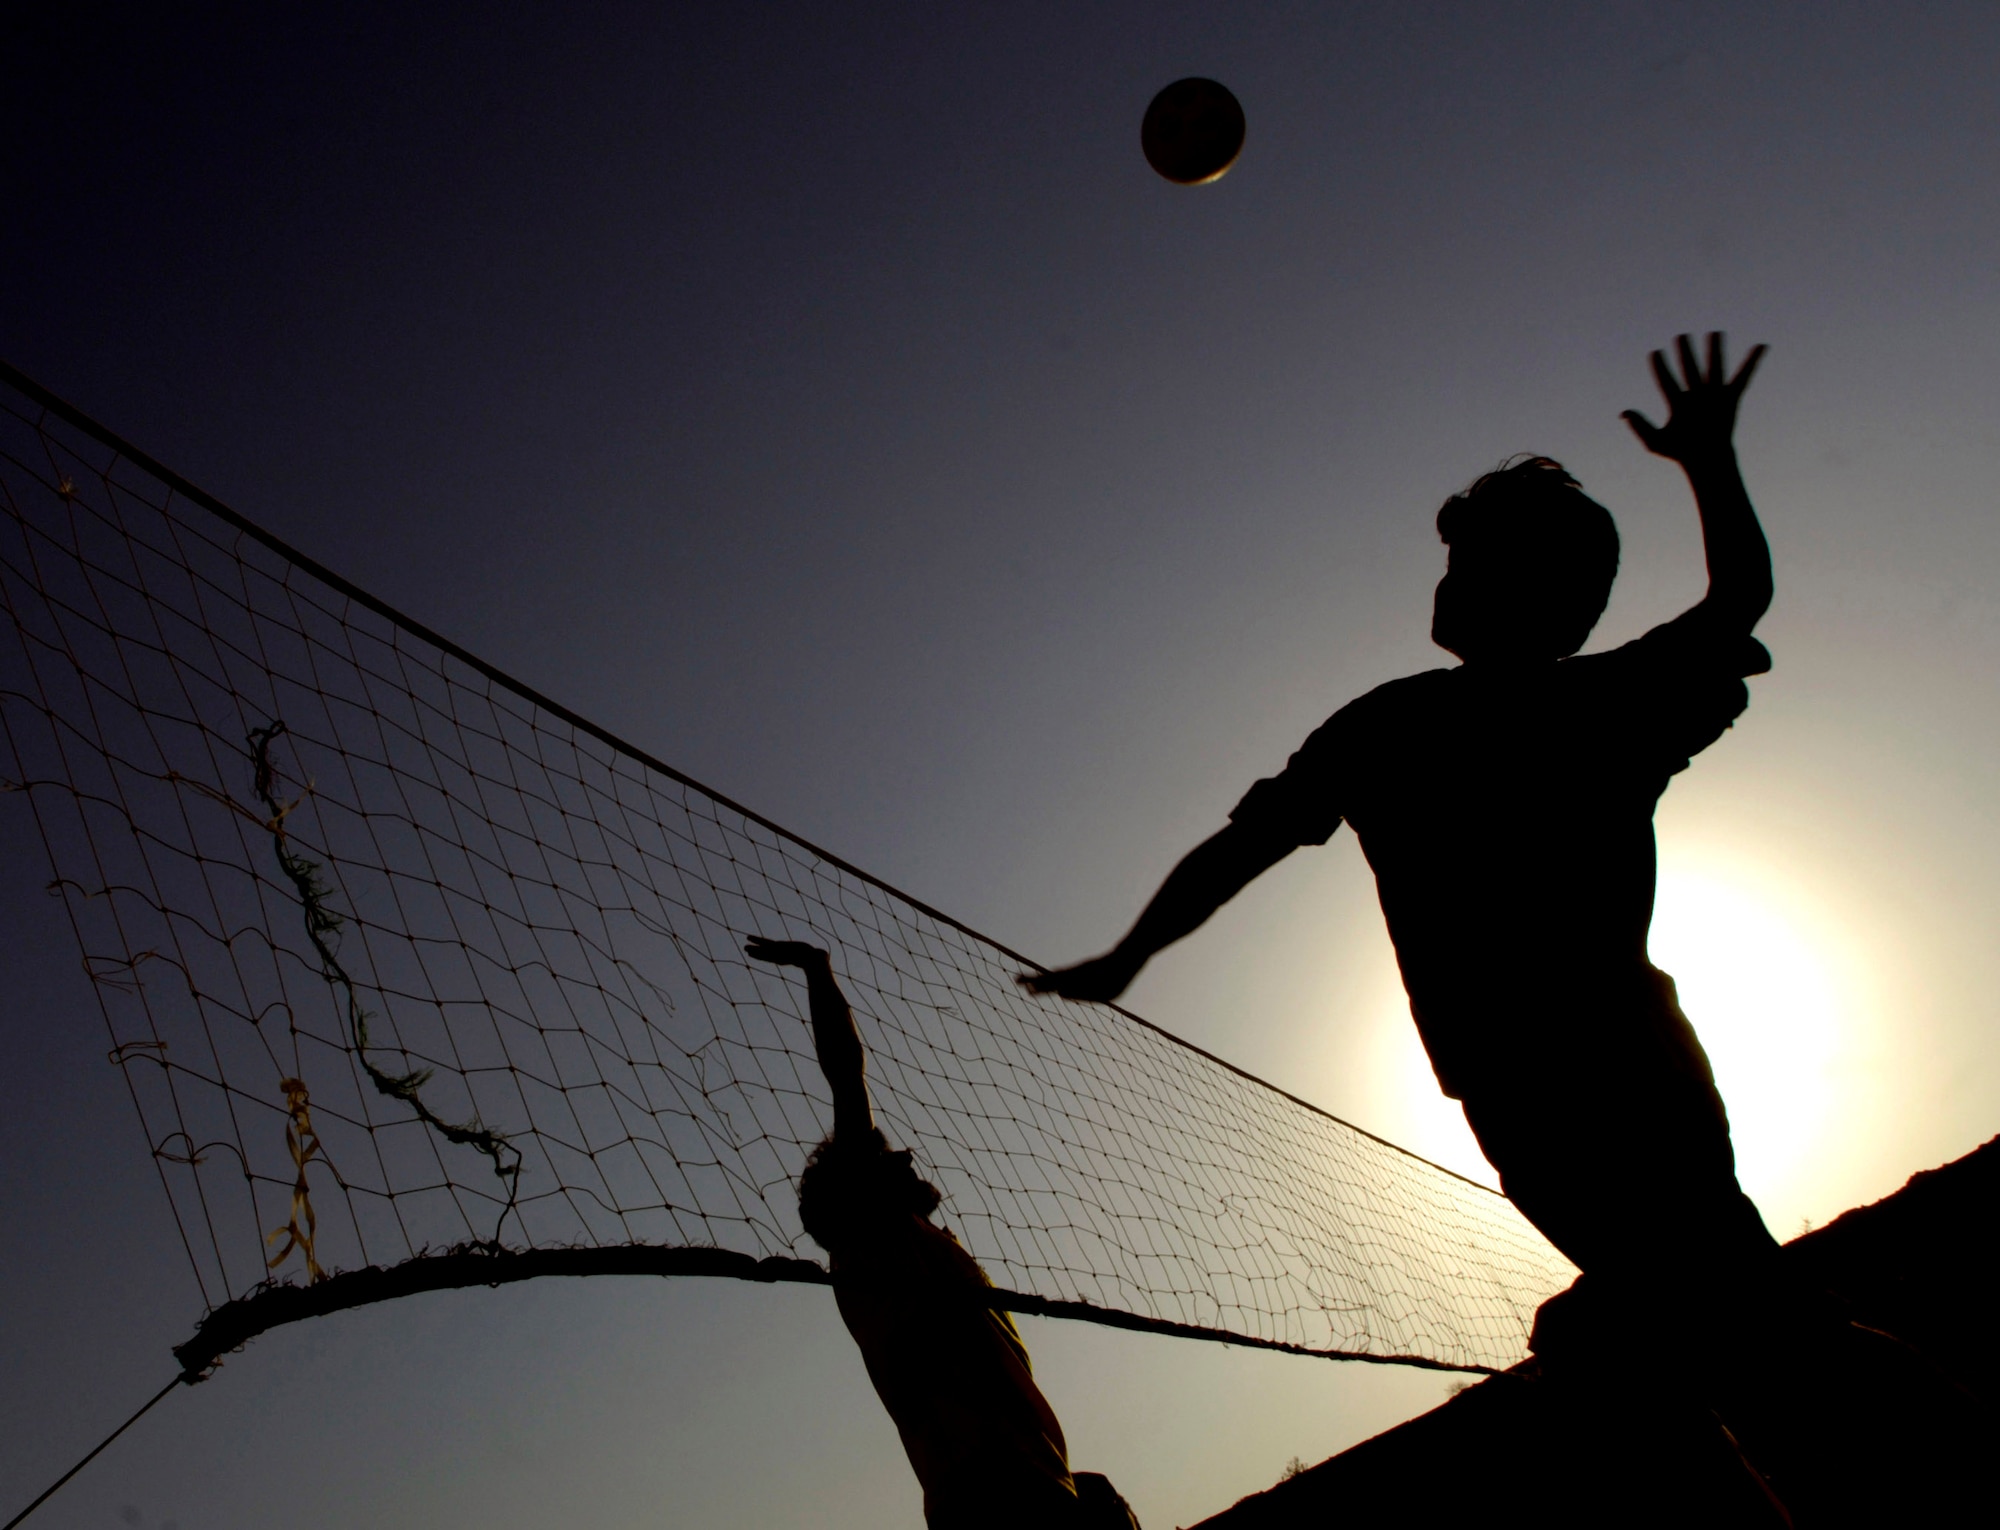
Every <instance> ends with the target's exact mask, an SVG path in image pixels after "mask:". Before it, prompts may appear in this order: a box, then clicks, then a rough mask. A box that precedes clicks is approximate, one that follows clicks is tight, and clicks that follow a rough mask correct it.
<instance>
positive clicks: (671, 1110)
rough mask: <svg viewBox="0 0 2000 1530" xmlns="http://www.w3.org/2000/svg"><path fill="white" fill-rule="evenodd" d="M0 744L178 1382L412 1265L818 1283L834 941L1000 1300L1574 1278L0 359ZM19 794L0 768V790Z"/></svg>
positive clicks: (1231, 1325) (1449, 1319) (1470, 1299)
mask: <svg viewBox="0 0 2000 1530" xmlns="http://www.w3.org/2000/svg"><path fill="white" fill-rule="evenodd" d="M0 600H4V603H5V608H6V614H7V616H8V617H9V618H10V620H8V621H4V622H0V774H4V776H5V778H6V779H5V783H4V784H5V785H6V786H7V787H8V788H10V789H11V791H12V793H13V795H11V796H10V797H0V811H11V810H16V809H18V808H19V807H20V805H21V804H23V803H25V805H26V807H27V809H29V810H31V811H32V814H33V818H34V821H35V823H36V825H37V826H38V828H39V831H40V834H41V837H42V839H43V841H44V843H45V844H46V846H47V849H48V856H49V877H50V878H51V879H52V880H51V881H50V886H51V888H52V889H53V890H54V891H55V892H57V893H58V894H59V895H60V896H61V898H62V900H63V902H64V904H65V906H66V908H67V909H68V912H69V915H70V918H71V920H72V922H73V924H74V926H75V930H76V936H77V940H78V944H79V948H80V951H81V955H82V962H83V966H84V969H85V971H86V972H87V973H88V974H89V976H90V978H91V980H92V984H93V986H94V988H95V990H96V993H97V996H98V999H99V1001H100V1003H101V1007H102V1010H103V1016H104V1021H105V1023H106V1025H107V1026H108V1028H109V1045H108V1051H107V1055H108V1058H109V1060H110V1063H111V1064H112V1065H113V1066H115V1067H117V1068H119V1069H120V1070H121V1071H122V1073H123V1075H124V1078H125V1080H126V1083H127V1084H128V1085H129V1087H130V1090H131V1095H132V1100H133V1103H134V1104H135V1106H136V1107H137V1109H138V1113H139V1117H140V1120H141V1122H142V1123H143V1126H144V1131H145V1136H146V1141H147V1143H148V1144H149V1146H150V1149H151V1153H152V1157H153V1160H154V1163H155V1164H156V1166H157V1169H158V1172H159V1175H160V1178H161V1181H162V1183H163V1184H164V1186H165V1188H166V1192H167V1195H168V1198H169V1200H170V1201H171V1203H172V1206H173V1210H174V1216H175V1220H176V1222H177V1224H178V1227H179V1230H180V1237H181V1240H182V1243H183V1244H184V1246H185V1249H186V1253H187V1257H188V1260H189V1262H190V1264H191V1265H192V1267H193V1270H194V1275H195V1279H196V1282H197V1283H198V1285H199V1288H200V1292H201V1297H202V1300H203V1302H204V1303H205V1307H206V1316H205V1319H204V1322H203V1326H202V1328H201V1331H200V1333H199V1334H198V1335H197V1337H196V1339H195V1340H192V1341H190V1343H189V1344H188V1345H184V1346H183V1347H182V1349H181V1350H180V1351H179V1352H178V1353H179V1354H180V1355H181V1358H182V1360H183V1362H184V1363H185V1364H186V1365H187V1366H188V1367H189V1369H190V1373H191V1374H195V1373H199V1372H200V1371H201V1370H202V1369H203V1368H205V1367H206V1366H208V1365H209V1364H212V1363H213V1361H214V1359H215V1358H216V1356H217V1355H218V1354H219V1353H221V1352H222V1351H224V1350H227V1349H229V1348H231V1347H233V1346H234V1345H236V1344H240V1343H241V1342H243V1340H244V1339H246V1338H248V1337H250V1336H251V1335H252V1334H254V1333H256V1332H258V1331H261V1330H262V1329H264V1328H268V1327H270V1326H272V1325H273V1324H275V1323H278V1322H283V1321H288V1320H290V1319H293V1318H298V1317H305V1316H310V1315H313V1314H315V1313H319V1312H324V1311H330V1310H334V1309H335V1308H338V1307H341V1306H348V1305H353V1304H355V1303H357V1302H361V1301H372V1300H380V1299H383V1298H385V1297H389V1296H394V1295H397V1294H401V1293H403V1292H406V1291H411V1290H421V1289H434V1288H437V1287H440V1286H450V1285H472V1284H494V1283H498V1282H499V1281H502V1280H510V1279H520V1278H526V1277H527V1276H530V1275H541V1274H563V1273H571V1274H578V1273H602V1272H613V1271H620V1270H626V1271H632V1272H645V1271H652V1272H656V1273H676V1272H680V1273H706V1274H719V1275H735V1276H742V1277H745V1278H751V1279H764V1280H808V1281H810V1280H819V1281H824V1280H825V1279H826V1278H827V1277H826V1275H825V1272H824V1269H823V1266H822V1265H821V1263H820V1262H819V1257H818V1250H817V1249H816V1247H815V1246H814V1245H813V1244H812V1243H811V1241H810V1240H809V1239H807V1238H806V1237H805V1235H804V1233H803V1231H802V1230H801V1228H800V1226H799V1220H798V1209H797V1202H796V1192H795V1188H794V1185H795V1181H796V1178H797V1175H798V1173H799V1170H800V1168H801V1166H802V1165H803V1163H804V1160H805V1156H806V1154H807V1152H808V1151H809V1150H810V1149H811V1147H812V1146H813V1144H814V1143H816V1142H817V1141H818V1140H819V1139H820V1137H821V1136H822V1135H823V1134H824V1132H825V1131H826V1129H827V1127H828V1125H829V1124H830V1120H831V1116H830V1108H829V1103H828V1100H827V1098H826V1092H825V1086H824V1084H823V1082H822V1080H821V1079H820V1077H819V1073H818V1070H817V1067H816V1066H815V1063H814V1060H813V1054H812V1044H811V1036H810V1032H809V1029H808V1027H807V1025H806V1023H805V1019H804V1014H805V995H804V989H803V985H802V984H801V983H800V982H799V981H798V979H797V975H796V974H788V973H786V972H784V971H781V970H776V969H771V968H763V967H759V966H758V965H756V964H753V963H751V962H749V961H748V960H746V958H745V957H744V955H743V943H744V941H745V939H746V938H748V937H750V936H752V935H764V936H770V937H773V938H780V939H796V940H806V941H811V942H812V943H814V944H816V945H820V946H824V947H825V948H826V949H827V950H828V951H830V952H831V953H832V958H833V964H834V968H835V972H836V974H837V976H838V977H839V980H840V982H841V984H842V986H843V987H844V988H845V989H846V991H847V993H848V996H849V998H850V999H851V1000H852V1002H853V1005H854V1008H855V1011H856V1015H857V1018H858V1021H859V1024H860V1026H861V1030H862V1035H863V1038H864V1040H865V1041H866V1043H867V1047H868V1053H869V1067H870V1074H871V1081H872V1085H873V1090H874V1095H875V1102H876V1109H877V1114H878V1116H879V1118H880V1120H881V1123H882V1125H883V1128H884V1130H885V1131H886V1132H887V1133H888V1135H889V1137H890V1138H891V1140H892V1141H894V1142H895V1143H896V1144H897V1145H900V1146H907V1147H910V1148H912V1149H914V1150H915V1154H916V1159H917V1162H918V1164H919V1166H920V1167H921V1169H922V1171H923V1172H924V1174H925V1175H926V1177H928V1178H929V1179H931V1180H932V1181H933V1182H934V1183H936V1184H937V1185H938V1187H939V1188H940V1189H941V1190H942V1192H943V1195H944V1204H943V1209H942V1212H941V1218H942V1220H943V1221H944V1222H945V1223H946V1224H947V1225H948V1226H950V1227H951V1229H952V1230H953V1231H954V1232H955V1233H956V1234H957V1235H958V1237H959V1238H960V1239H961V1240H962V1241H963V1242H964V1243H965V1245H966V1246H967V1248H968V1249H970V1251H971V1252H972V1253H973V1254H974V1255H975V1256H976V1257H977V1258H978V1259H979V1260H980V1262H981V1263H982V1264H983V1265H984V1266H985V1268H986V1270H987V1271H988V1273H989V1274H990V1275H991V1276H992V1278H993V1280H994V1282H995V1284H996V1287H997V1288H998V1289H997V1293H996V1302H997V1304H999V1305H1002V1306H1007V1307H1011V1308H1013V1309H1015V1310H1020V1311H1029V1312H1046V1313H1053V1314H1058V1315H1065V1316H1071V1317H1082V1318H1088V1319H1091V1320H1095V1321H1098V1322H1105V1323H1111V1324H1114V1325H1118V1326H1124V1327H1132V1328H1142V1329H1152V1330H1157V1331H1161V1332H1168V1333H1181V1334H1187V1335H1192V1336H1197V1337H1205V1338H1212V1339H1219V1340H1224V1341H1228V1342H1232V1343H1238V1344H1248V1345H1263V1346H1267V1347H1276V1348H1282V1349H1291V1350H1298V1351H1303V1352H1309V1353H1316V1354H1325V1355H1331V1356H1340V1357H1348V1358H1357V1359H1375V1360H1391V1361H1400V1362H1404V1363H1413V1364H1422V1365H1431V1366H1439V1367H1444V1368H1451V1369H1468V1370H1484V1369H1496V1368H1501V1367H1505V1366H1507V1365H1510V1364H1512V1363H1514V1362H1515V1361H1517V1360H1519V1359H1520V1358H1521V1357H1522V1355H1523V1354H1524V1353H1525V1345H1526V1338H1527V1333H1528V1329H1529V1326H1530V1324H1531V1322H1532V1319H1533V1314H1534V1310H1535V1308H1536V1306H1537V1305H1538V1304H1539V1303H1540V1302H1541V1301H1542V1300H1544V1299H1545V1298H1546V1297H1548V1296H1550V1295H1551V1294H1553V1293H1554V1292H1555V1291H1557V1290H1559V1289H1560V1288H1561V1287H1562V1286H1563V1285H1565V1284H1566V1283H1567V1282H1568V1280H1569V1279H1570V1278H1571V1276H1572V1275H1573V1273H1574V1272H1573V1270H1572V1269H1571V1267H1570V1266H1569V1265H1568V1263H1567V1262H1566V1261H1565V1260H1564V1259H1563V1258H1562V1257H1561V1255H1559V1254H1557V1253H1556V1252H1555V1251H1554V1250H1553V1249H1552V1248H1551V1247H1549V1245H1548V1244H1547V1243H1545V1242H1544V1241H1543V1240H1542V1238H1541V1237H1540V1236H1539V1235H1538V1234H1537V1233H1536V1232H1535V1231H1534V1230H1533V1229H1532V1228H1531V1227H1529V1226H1528V1225H1527V1223H1526V1222H1525V1221H1524V1220H1523V1219H1522V1218H1521V1217H1520V1215H1519V1214H1518V1213H1517V1212H1516V1211H1515V1210H1514V1209H1513V1207H1512V1206H1511V1205H1510V1204H1509V1203H1508V1202H1507V1201H1506V1200H1505V1199H1504V1198H1503V1197H1501V1196H1499V1195H1497V1194H1495V1193H1494V1192H1492V1191H1490V1190H1488V1189H1486V1188H1485V1187H1483V1186H1480V1185H1477V1184H1474V1183H1472V1182H1470V1181H1468V1180H1465V1179H1463V1178H1460V1177H1459V1176H1457V1175H1454V1174H1452V1173H1450V1172H1448V1171H1446V1170H1444V1169H1441V1168H1439V1167H1437V1166H1436V1165H1433V1164H1431V1163H1428V1162H1426V1161H1425V1160H1423V1159H1421V1158H1418V1157H1416V1156H1414V1155H1412V1154H1410V1153H1408V1152H1405V1151H1403V1150H1401V1149H1399V1148H1397V1147H1395V1146H1393V1145H1391V1144H1388V1143H1386V1142H1383V1141H1381V1140H1379V1139H1377V1138H1375V1137H1373V1136H1371V1135H1369V1134H1368V1133H1366V1132H1363V1131H1361V1130H1359V1129H1357V1128H1355V1127H1353V1126H1350V1125H1348V1124H1347V1123H1345V1122H1343V1121H1340V1120H1338V1119H1336V1118H1334V1117H1332V1116H1330V1115H1328V1114H1327V1113H1325V1112H1324V1111H1321V1110H1318V1109H1316V1108H1314V1107H1313V1106H1311V1105H1309V1104H1307V1103H1305V1102H1303V1101H1301V1100H1298V1099H1296V1098H1294V1097H1292V1096H1291V1095H1289V1094H1287V1093H1285V1092H1283V1091H1281V1090H1279V1089H1277V1088H1275V1087H1273V1086H1271V1085H1269V1084H1266V1083H1264V1082H1262V1081H1260V1080H1258V1079H1256V1078H1254V1077H1252V1076H1250V1075H1248V1074H1246V1073H1244V1072H1242V1071H1241V1070H1239V1069H1237V1068H1234V1067H1232V1066H1230V1065H1229V1064H1227V1063H1225V1062H1222V1061H1221V1060H1219V1059H1217V1058H1215V1057H1213V1056H1211V1055H1209V1054H1207V1053H1205V1052H1203V1051H1201V1050H1200V1049H1198V1048H1196V1047H1193V1046H1191V1045H1189V1044H1187V1043H1185V1042H1182V1041H1180V1040H1178V1039H1177V1038H1175V1037H1173V1036H1171V1035H1169V1034H1167V1033H1165V1032H1163V1031H1161V1030H1159V1029H1158V1028H1156V1027H1154V1026H1152V1025H1150V1024H1148V1023H1147V1022H1145V1021H1143V1020H1141V1019H1139V1018H1137V1017H1136V1016H1133V1015H1131V1014H1129V1013H1127V1012H1125V1011H1123V1010H1121V1009H1118V1008H1116V1007H1113V1006H1108V1005H1077V1004H1069V1003H1065V1002H1062V1001H1059V1000H1055V999H1050V998H1042V997H1037V996H1034V995H1031V994H1029V993H1027V992H1025V991H1023V990H1022V989H1021V988H1020V987H1019V985H1018V984H1017V983H1016V982H1015V976H1016V974H1017V973H1019V972H1020V971H1022V970H1023V969H1024V968H1026V967H1029V966H1032V965H1033V964H1032V963H1030V962H1028V961H1027V960H1026V959H1025V958H1023V957H1021V956H1020V955H1018V954H1017V953H1015V952H1013V951H1010V950H1008V949H1007V948H1006V947H1004V946H1001V945H999V944H997V943H995V942H994V941H991V940H989V939H987V938H986V937H984V936H982V935H980V934H978V933H976V932H975V931H972V930H970V929H968V928H967V927H966V926H964V925H963V924H960V923H959V922H958V921H956V920H954V919H951V918H949V917H948V916H946V915H944V914H942V913H940V912H938V911H937V910H934V909H931V908H929V907H926V906H925V905H924V904H922V903H920V902H918V901H916V900H914V899H912V898H909V897H907V896H905V895H903V894H902V893H899V892H897V891H896V890H895V889H893V888H891V887H889V886H887V885H885V884H884V883H882V882H881V881H879V880H877V879H876V878H874V877H871V876H869V875H867V874H866V873H864V872H862V871H860V870H858V869H857V868H855V867H854V866H852V865H850V864H848V863H847V862H845V861H843V860H841V859H840V858H838V857H837V856H834V855H832V854H829V853H827V852H825V851H823V850H820V849H817V848H815V847H814V846H812V845H810V844H808V843H806V842H805V841H803V840H801V839H799V838H798V837H797V836H795V835H792V834H790V833H788V832H786V831H785V830H784V829H782V828H780V827H778V826H777V825H775V824H773V823H771V822H770V821H769V820H767V819H765V818H762V817H760V816H759V815H757V814H756V813H754V812H751V811H749V810H748V809H746V808H743V807H740V806H738V805H737V804H735V803H733V802H731V801H729V800H728V799H727V798H725V797H722V796H719V795H718V794H716V793H714V792H712V791H709V790H708V789H706V788H705V787H703V786H701V785H699V784H697V783H696V782H694V781H692V780H690V779H688V778H687V777H686V776H684V775H682V774H681V773H680V772H678V771H675V770H673V769H672V768H670V767H669V766H667V765H665V764H663V763H661V762H660V761H657V760H654V759H652V758H650V757H649V756H647V755H646V754H644V753H643V752H641V751H639V750H637V749H634V748H632V747H630V746H628V745H626V744H624V743H622V742H620V741H619V740H617V739H616V738H614V737H612V736H611V735H610V734H608V733H606V732H605V731H604V730H603V729H600V728H598V727H595V726H593V725H592V724H590V723H589V722H587V721H585V720H584V719H582V718H580V717H578V716H576V715H575V714H574V713H572V712H570V711H568V710H567V709H566V708H564V707H562V706H560V705H558V704H556V703H555V702H552V701H550V700H548V699H547V698H544V697H542V696H539V695H538V694H536V693H535V692H534V691H532V690H530V689H529V688H527V687H526V686H523V685H521V684H519V683H517V682H515V681H513V680H511V679H509V678H508V677H507V676H505V675H503V674H501V673H500V672H499V671H497V670H496V669H494V668H493V667H492V666H490V665H487V664H485V663H483V662H481V661H480V660H478V659H476V658H474V657H473V656H472V655H470V654H468V653H466V652H464V651H463V650H462V649H459V648H458V647H456V646H455V645H453V644H451V643H449V642H447V641H446V640H444V639H442V638H440V637H438V636H436V635H435V634H433V633H430V632H428V631H427V630H425V629H424V628H423V627H421V626H419V625H417V624H416V623H414V622H411V621H409V620H408V619H406V618H404V617H402V616H400V615H398V614H397V613H396V612H394V611H392V610H391V609H389V608H388V607H387V606H385V605H383V604H382V603H381V602H380V601H377V600H375V599H373V598H372V597H370V596H368V595H366V594H365V593H364V592H362V591H360V590H357V589H355V588H354V587H353V586H351V585H349V584H347V583H346V582H345V581H343V580H341V579H339V578H338V577H336V576H335V575H333V574H331V573H330V572H328V571H327V570H325V569H323V568H321V567H319V566H318V565H316V564H314V563H313V562H312V561H311V560H309V559H307V558H304V557H303V556H301V555H299V554H297V553H294V552H292V551H291V550H289V549H288V548H286V547H285V546H283V545H282V544H281V543H279V542H278V541H276V540H275V539H274V538H272V537H271V536H269V535H268V534H266V533H264V532H263V531H261V530H259V529H258V528H257V527H255V526H254V525H252V524H251V523H249V522H248V521H246V520H244V519H243V518H242V517H240V516H238V515H236V514H235V513H233V512H232V511H230V510H228V509H227V508H226V507H225V506H223V505H221V504H219V503H218V502H216V501H215V500H213V499H212V498H210V497H208V496H207V495H205V494H203V493H201V492H200V491H199V490H198V489H196V488H195V487H194V486H192V485H191V484H188V483H187V482H185V481H184V480H182V479H180V478H179V477H177V476H176V475H174V474H173V473H171V472H170V471H168V470H167V469H166V468H164V467H162V466H161V465H159V464H158V463H155V462H153V461H151V460H150V459H148V458H146V457H145V456H144V455H142V454H141V453H139V452H138V451H136V450H135V449H134V448H132V447H130V446H128V445H126V444H124V443H123V442H121V441H119V440H118V439H117V438H116V437H114V436H112V435H111V434H110V433H109V432H108V431H106V430H104V429H103V428H102V427H101V426H98V425H96V424H95V423H94V422H92V421H90V420H89V419H87V418H86V417H85V416H83V415H81V414H80V413H78V412H77V411H75V410H74V409H72V408H70V407H69V406H67V405H65V404H63V403H62V402H61V401H60V400H58V399H55V398H54V397H53V396H52V395H49V394H47V393H46V392H45V391H43V390H41V389H40V388H38V387H37V386H36V385H35V384H33V383H32V382H30V381H29V380H28V379H26V378H24V377H21V376H20V375H19V374H17V373H14V372H12V371H11V370H7V371H5V372H4V373H0ZM10 802H11V803H12V804H13V805H14V807H13V808H10V807H9V806H8V804H9V803H10Z"/></svg>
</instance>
